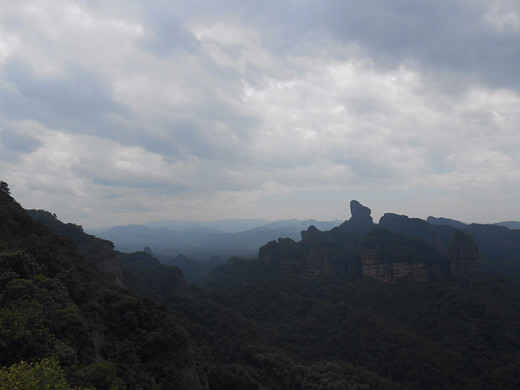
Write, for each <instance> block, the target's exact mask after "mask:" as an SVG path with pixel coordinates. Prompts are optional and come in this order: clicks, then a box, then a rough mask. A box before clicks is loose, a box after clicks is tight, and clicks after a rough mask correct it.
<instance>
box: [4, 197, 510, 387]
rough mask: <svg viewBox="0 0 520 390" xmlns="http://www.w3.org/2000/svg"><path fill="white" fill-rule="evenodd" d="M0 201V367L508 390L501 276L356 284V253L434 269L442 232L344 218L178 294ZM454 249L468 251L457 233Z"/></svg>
mask: <svg viewBox="0 0 520 390" xmlns="http://www.w3.org/2000/svg"><path fill="white" fill-rule="evenodd" d="M0 196H1V198H0V216H1V217H2V218H1V219H0V240H1V243H0V261H1V262H0V266H1V267H2V270H1V271H2V272H1V275H2V279H1V284H0V287H1V290H0V300H1V303H2V306H1V311H0V332H2V334H1V336H2V337H1V338H0V342H1V343H2V344H1V348H0V358H1V359H2V361H1V363H2V365H3V366H10V365H11V364H13V363H16V362H19V361H21V360H32V361H36V362H38V361H40V360H41V359H42V358H44V357H55V358H57V359H58V361H59V364H60V367H61V369H62V370H63V371H64V372H65V373H66V376H67V379H68V381H69V383H70V384H72V385H75V386H82V387H92V386H94V387H96V388H98V389H124V388H127V389H134V388H135V389H139V388H142V389H153V388H160V389H168V388H180V389H182V388H194V389H198V388H206V389H210V390H214V389H258V390H260V389H272V390H278V389H279V390H282V389H294V390H296V389H298V390H300V389H304V390H307V389H308V390H311V389H313V390H315V389H320V390H321V389H323V390H329V389H332V390H340V389H517V388H520V376H519V372H520V352H519V351H520V326H519V324H520V285H519V283H518V280H517V279H514V278H508V279H505V278H501V277H499V276H496V275H493V274H492V273H489V272H488V271H486V270H485V269H484V270H483V271H482V272H478V273H465V272H452V271H453V270H452V269H451V265H450V263H449V262H448V263H447V266H448V270H449V271H446V273H445V274H442V275H440V276H439V277H435V278H431V279H430V278H428V279H426V280H420V281H418V280H417V279H416V278H413V277H411V278H406V277H405V278H398V279H397V280H395V282H394V283H392V284H389V283H386V282H385V281H381V280H378V279H376V278H373V277H363V276H362V267H361V249H363V248H365V247H366V248H368V249H369V250H372V249H374V248H375V247H377V248H380V249H381V248H382V249H383V250H382V252H381V254H380V256H381V257H380V259H382V260H384V261H387V263H393V262H395V258H394V257H395V256H396V254H397V255H403V254H404V255H406V256H409V257H410V256H412V255H413V256H415V257H417V258H416V259H412V260H411V261H412V263H414V262H423V263H425V264H426V263H428V262H430V263H434V262H436V261H441V260H442V259H439V258H438V257H437V255H438V254H439V253H440V252H439V249H437V248H441V247H442V245H440V244H441V243H442V242H447V243H448V244H447V246H446V248H445V249H446V252H445V253H446V254H447V255H449V256H453V255H450V243H451V242H452V240H453V238H454V235H459V236H460V234H458V233H457V228H455V230H450V233H449V234H447V233H446V235H444V234H440V235H437V233H438V232H439V230H438V229H433V230H430V228H429V227H428V226H427V225H425V224H423V223H422V222H420V221H409V220H408V221H407V220H406V219H402V218H394V217H392V216H391V217H390V218H389V219H387V221H386V222H385V223H386V224H387V227H385V228H383V230H378V229H381V228H382V226H375V224H373V222H372V221H371V219H369V217H370V214H369V213H368V215H367V210H365V209H363V208H358V209H357V210H358V211H360V212H361V214H356V215H358V216H359V215H361V216H362V217H363V218H361V219H360V220H357V221H350V222H352V223H350V222H349V221H347V223H346V224H344V225H343V226H340V227H338V228H339V229H341V230H338V229H332V230H331V231H330V232H331V233H327V234H325V233H326V232H320V231H317V229H316V230H315V229H312V228H309V229H307V230H306V231H305V233H304V239H302V240H301V241H300V242H294V241H292V240H291V241H292V242H291V241H287V242H286V241H284V240H281V241H277V242H276V243H275V244H276V245H274V246H273V245H271V246H273V248H270V249H273V251H272V253H269V250H268V251H267V252H266V251H265V249H264V251H263V253H264V257H262V258H258V259H240V258H232V259H230V260H229V261H228V262H227V264H225V265H221V266H218V267H216V268H214V269H213V270H212V271H211V273H210V275H209V278H208V280H207V282H206V284H205V285H204V286H201V287H190V286H186V284H185V282H184V281H183V278H182V275H181V274H180V273H179V271H178V269H176V268H171V267H167V266H164V265H162V264H159V263H158V262H157V260H156V259H154V258H153V257H152V256H151V255H150V254H149V253H145V252H138V253H133V254H122V253H117V252H114V251H112V250H111V243H110V242H107V241H102V240H99V239H97V238H95V237H93V236H89V235H85V233H83V232H82V230H81V228H80V227H79V226H76V225H70V224H62V223H61V222H59V221H58V220H57V219H56V218H54V216H52V215H51V214H49V213H46V212H41V211H40V212H31V215H33V216H34V217H35V218H37V219H39V220H41V221H43V222H45V224H46V225H48V226H50V227H51V228H52V230H53V231H54V232H55V233H52V232H51V231H50V230H49V229H48V228H46V227H44V226H42V225H40V224H39V223H37V222H35V221H34V219H32V218H31V217H29V215H28V213H27V212H25V211H24V210H23V209H21V207H20V206H19V205H18V204H16V202H15V201H14V200H13V199H12V198H11V197H10V196H9V194H8V192H7V191H4V192H3V193H2V194H1V195H0ZM395 222H399V223H397V225H396V226H398V227H399V229H403V231H402V232H401V233H399V234H398V233H397V232H395V231H392V230H390V229H394V228H391V227H390V228H389V226H390V225H392V224H394V223H395ZM401 222H402V223H401ZM410 226H415V228H414V229H411V230H409V228H410ZM451 228H453V227H451ZM374 229H375V230H374ZM394 230H395V229H394ZM441 230H442V229H441ZM407 231H410V232H416V233H417V234H419V235H421V237H422V238H420V237H419V238H417V237H409V236H407V234H408V233H407ZM443 231H444V230H443ZM432 232H434V233H432ZM435 232H437V233H435ZM446 232H448V230H446ZM56 234H59V235H60V236H58V235H56ZM413 234H415V233H413ZM448 236H449V237H448ZM305 237H306V238H305ZM367 237H368V238H367ZM432 237H437V238H438V239H442V240H441V241H439V243H438V244H439V245H440V246H438V247H436V246H434V245H433V244H431V243H430V242H429V241H428V240H429V239H431V238H432ZM364 239H366V240H364ZM445 239H446V240H447V241H443V240H445ZM456 239H457V240H462V241H463V243H466V244H470V246H471V245H473V244H474V241H473V238H471V237H469V238H468V236H467V233H464V235H463V236H460V237H459V238H456ZM450 240H451V241H450ZM286 244H287V245H286ZM277 245H278V247H277ZM277 248H278V251H277ZM432 248H433V249H435V251H436V252H435V251H433V250H432ZM403 250H404V252H403ZM396 251H397V252H396ZM311 253H314V254H313V255H312V256H310V257H309V255H310V254H311ZM443 253H444V252H443ZM280 254H283V256H281V257H280V256H279V255H280ZM287 254H289V255H287ZM332 254H334V256H336V257H335V258H334V259H333V260H334V261H337V262H339V263H340V264H343V265H345V267H344V268H341V269H340V271H341V272H322V273H314V274H313V273H311V274H309V273H306V272H303V273H302V272H300V270H301V268H298V266H296V265H294V264H293V266H287V267H286V266H280V265H279V264H280V263H278V265H277V264H276V261H275V262H274V263H273V262H269V261H265V260H266V257H265V256H266V255H267V257H269V255H275V256H278V258H279V259H282V260H283V259H293V260H301V259H309V260H312V261H314V262H315V263H316V264H317V263H319V261H320V259H321V260H323V259H324V258H328V257H327V256H331V255H332ZM285 255H287V256H285ZM378 256H379V255H378ZM441 257H442V258H443V259H448V258H447V257H443V255H441ZM306 261H307V260H306ZM312 261H310V263H309V262H307V263H308V264H312ZM384 261H383V263H384V264H387V263H385V262H384ZM282 263H283V262H282ZM296 263H298V262H297V261H296ZM302 264H303V262H302ZM356 264H357V266H356ZM296 271H297V272H296ZM157 302H161V303H157ZM1 378H3V377H2V374H1V372H0V380H1ZM1 385H2V384H0V386H1Z"/></svg>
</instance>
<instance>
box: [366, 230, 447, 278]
mask: <svg viewBox="0 0 520 390" xmlns="http://www.w3.org/2000/svg"><path fill="white" fill-rule="evenodd" d="M360 259H361V274H362V275H363V276H369V277H372V278H375V279H379V280H381V281H383V282H386V283H394V282H396V281H397V280H399V279H402V278H411V279H414V280H417V281H421V282H424V281H428V280H432V279H434V278H437V277H439V276H441V275H442V273H443V270H444V269H445V268H446V267H445V264H444V262H443V258H442V256H441V255H440V254H439V252H438V251H437V250H436V249H435V248H434V247H433V246H432V245H430V244H428V243H426V242H423V241H421V240H417V239H405V238H404V237H403V236H401V235H398V234H395V233H392V232H390V231H389V230H386V229H382V228H377V229H375V230H373V231H372V232H370V233H369V234H367V235H366V236H365V237H364V238H363V240H362V241H361V250H360Z"/></svg>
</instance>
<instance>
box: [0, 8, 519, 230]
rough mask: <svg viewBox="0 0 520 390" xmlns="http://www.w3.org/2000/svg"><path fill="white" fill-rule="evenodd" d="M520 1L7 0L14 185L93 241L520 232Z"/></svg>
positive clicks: (0, 173)
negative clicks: (134, 229)
mask: <svg viewBox="0 0 520 390" xmlns="http://www.w3.org/2000/svg"><path fill="white" fill-rule="evenodd" d="M519 150H520V2H519V1H518V0H510V1H508V0H504V1H499V0H495V1H493V0H424V1H412V0H394V1H387V0H363V1H358V0H336V1H334V0H320V1H315V0H312V1H311V0H292V1H283V0H276V1H271V0H261V1H257V0H248V1H241V0H222V1H218V0H205V1H204V0H190V1H172V0H164V1H160V0H155V1H137V0H135V1H122V0H111V1H102V0H98V1H96V0H89V1H87V0H84V1H70V0H40V1H25V0H16V1H14V0H0V180H4V181H6V182H7V183H8V184H9V186H10V188H11V193H12V195H13V196H14V197H15V198H16V199H17V200H18V201H19V202H20V203H21V204H22V205H23V206H24V207H25V208H37V209H46V210H49V211H51V212H54V213H56V214H57V215H58V217H59V218H60V219H61V220H63V221H66V222H75V223H78V224H82V225H83V226H84V227H90V228H94V227H104V226H112V225H122V224H130V223H143V222H146V221H151V220H159V219H193V220H214V219H220V218H228V217H229V218H250V217H263V218H267V219H273V220H275V219H283V218H293V217H294V218H302V219H303V218H315V219H321V220H331V219H347V218H349V217H350V212H349V209H348V203H349V201H350V200H351V199H357V200H359V201H360V202H361V203H363V204H365V205H366V206H368V207H370V208H371V209H372V215H373V217H374V219H375V221H376V222H377V221H378V220H379V217H380V216H381V215H382V214H383V213H384V212H394V213H398V214H406V215H409V216H413V217H419V218H426V217H427V216H429V215H434V216H446V217H451V218H456V219H459V220H462V221H466V222H497V221H504V220H520V202H519V199H520V152H519Z"/></svg>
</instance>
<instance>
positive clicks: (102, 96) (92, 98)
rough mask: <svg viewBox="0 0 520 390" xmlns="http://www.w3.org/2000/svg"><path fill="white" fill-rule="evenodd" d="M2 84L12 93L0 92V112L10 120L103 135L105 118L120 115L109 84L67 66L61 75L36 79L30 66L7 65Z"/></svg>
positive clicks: (91, 72)
mask: <svg viewBox="0 0 520 390" xmlns="http://www.w3.org/2000/svg"><path fill="white" fill-rule="evenodd" d="M5 74H6V77H5V80H6V81H7V82H8V83H10V84H12V85H13V86H14V87H15V89H16V92H14V91H13V90H3V91H2V90H0V103H1V104H0V106H1V107H2V108H0V112H2V114H3V115H7V116H9V117H11V118H17V119H21V120H24V119H31V120H38V121H41V122H42V123H44V124H45V125H47V126H49V127H53V128H66V129H67V130H68V131H72V132H87V133H98V134H103V133H104V132H106V131H107V130H109V128H107V125H108V124H107V122H106V120H107V116H108V115H109V114H113V113H119V114H122V113H123V109H122V107H120V106H119V105H118V104H117V103H116V102H114V100H113V99H112V98H111V91H110V83H109V82H108V81H107V80H106V79H105V78H104V77H103V76H101V75H100V74H98V73H97V72H96V71H94V70H93V69H86V68H84V67H82V66H80V65H77V64H68V66H67V67H66V70H65V73H64V74H61V73H60V74H58V75H55V76H38V75H36V74H35V72H34V70H33V69H32V67H31V64H29V63H27V62H23V61H21V60H18V61H11V62H10V63H9V64H8V66H7V67H6V69H5Z"/></svg>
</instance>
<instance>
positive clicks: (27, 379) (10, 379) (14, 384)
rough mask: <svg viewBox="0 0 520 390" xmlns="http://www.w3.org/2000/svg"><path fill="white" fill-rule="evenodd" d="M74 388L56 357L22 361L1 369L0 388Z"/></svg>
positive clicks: (37, 389) (3, 389)
mask: <svg viewBox="0 0 520 390" xmlns="http://www.w3.org/2000/svg"><path fill="white" fill-rule="evenodd" d="M13 389H16V390H72V387H70V385H69V383H68V382H67V380H66V379H65V374H64V372H63V370H62V369H61V367H60V366H59V364H58V361H57V360H54V359H43V360H42V361H41V362H38V363H27V362H24V361H22V362H20V363H15V364H13V365H12V366H10V367H7V368H2V369H0V390H13Z"/></svg>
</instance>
